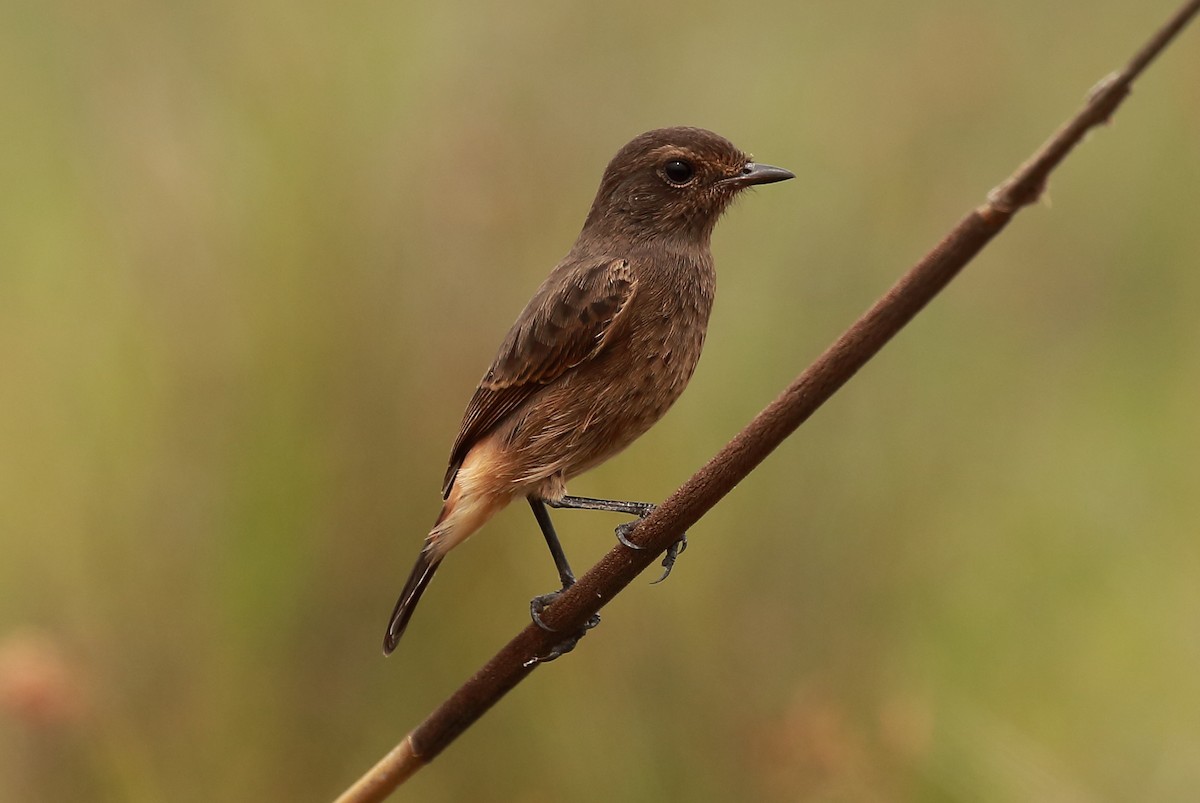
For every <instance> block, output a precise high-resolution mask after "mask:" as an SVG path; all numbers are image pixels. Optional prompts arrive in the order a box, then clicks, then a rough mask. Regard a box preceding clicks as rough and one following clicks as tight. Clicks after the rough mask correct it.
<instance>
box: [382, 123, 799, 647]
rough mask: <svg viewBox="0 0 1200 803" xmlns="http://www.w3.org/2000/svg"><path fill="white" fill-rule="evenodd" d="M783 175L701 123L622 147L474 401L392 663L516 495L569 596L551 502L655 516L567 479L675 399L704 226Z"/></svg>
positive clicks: (699, 295) (707, 301)
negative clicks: (741, 196)
mask: <svg viewBox="0 0 1200 803" xmlns="http://www.w3.org/2000/svg"><path fill="white" fill-rule="evenodd" d="M789 178H794V176H793V174H792V173H790V172H788V171H787V170H784V169H782V168H779V167H772V166H770V165H765V164H758V163H756V162H753V161H751V159H750V157H749V156H747V155H746V154H745V153H743V152H742V151H740V150H738V149H737V148H736V147H734V146H733V144H732V143H731V142H729V141H728V140H726V139H725V138H724V137H721V136H718V135H717V134H714V133H712V132H711V131H705V130H704V129H701V128H662V129H657V130H655V131H648V132H647V133H645V134H642V135H641V136H639V137H637V138H635V139H634V140H633V141H631V142H630V143H629V144H627V145H626V146H625V147H623V148H621V150H620V151H618V152H617V155H616V156H615V157H613V160H612V161H611V162H610V163H609V165H608V168H607V169H606V170H605V171H604V177H603V179H602V180H601V181H600V189H599V191H598V192H597V193H596V199H595V201H593V202H592V208H591V211H590V212H588V216H587V219H586V220H585V221H584V224H583V230H582V231H581V232H580V233H579V238H578V239H577V240H576V241H575V245H574V247H572V248H571V250H570V251H569V252H568V253H567V255H566V257H565V258H564V259H563V260H562V262H560V263H559V264H558V265H557V266H556V267H555V268H554V270H553V271H551V272H550V275H549V276H548V277H547V278H546V280H545V281H544V282H542V285H541V287H539V288H538V289H537V291H536V292H535V293H534V294H533V298H532V299H530V301H529V303H528V304H527V305H526V306H525V309H524V310H523V311H522V312H521V314H520V316H519V317H518V318H517V321H516V323H514V324H513V327H512V329H510V330H509V332H508V336H507V337H505V338H504V342H503V343H502V344H501V346H500V350H499V352H498V353H497V354H496V358H495V359H494V360H493V361H492V365H491V367H490V368H488V370H487V373H486V374H484V377H483V379H482V380H481V381H480V383H479V387H478V388H477V389H476V390H475V395H474V396H473V397H472V398H471V401H470V403H469V404H468V405H467V411H466V414H465V415H464V416H463V422H462V426H461V428H460V429H459V432H458V438H457V439H456V440H455V442H454V447H453V449H451V451H450V467H449V469H448V470H447V471H446V477H445V481H444V483H443V485H442V497H443V498H444V499H445V504H444V505H443V506H442V511H441V513H440V515H438V518H437V521H436V522H435V523H434V526H433V529H432V530H430V532H429V534H428V535H427V536H426V537H425V545H424V548H423V549H422V550H421V553H420V555H418V557H417V562H416V565H415V566H413V569H412V573H411V574H410V575H409V578H408V582H407V583H405V584H404V590H403V591H401V593H400V599H399V600H398V601H397V603H396V608H395V610H394V611H393V613H392V617H391V619H390V620H389V622H388V627H387V633H386V635H385V636H384V639H383V650H384V653H385V654H387V653H390V652H391V651H392V650H394V649H395V647H396V644H397V642H398V641H399V640H400V637H401V636H402V635H403V634H404V629H405V627H407V625H408V621H409V618H410V617H411V616H412V613H413V609H414V608H415V607H416V605H417V602H418V600H420V598H421V594H422V592H424V590H425V588H426V586H428V584H429V581H430V580H431V579H432V578H433V574H434V572H435V571H436V570H437V567H438V565H439V564H440V563H441V561H442V559H443V558H444V557H445V556H446V553H447V552H449V551H450V550H451V549H453V548H454V547H455V546H457V545H458V544H461V543H462V542H463V541H464V540H466V539H467V538H468V537H469V536H470V535H471V534H472V533H474V532H475V531H476V530H478V529H479V528H480V527H482V526H483V524H484V523H485V522H486V521H487V520H488V519H489V518H491V517H492V515H494V514H495V513H496V512H497V511H498V510H500V509H502V508H503V507H505V506H506V505H507V504H508V503H509V502H511V501H513V500H514V499H517V498H520V497H524V498H525V499H526V500H528V502H529V505H530V506H531V507H532V508H533V513H534V516H535V518H536V519H537V522H538V525H539V527H540V528H541V530H542V534H543V536H544V537H545V539H546V542H547V544H548V545H549V547H550V552H551V555H552V556H553V557H554V562H555V565H556V567H557V569H558V572H559V579H560V581H561V582H562V586H563V588H564V589H565V588H567V587H568V586H570V585H571V584H572V583H573V582H574V581H575V578H574V575H573V574H572V573H571V568H570V566H569V564H568V563H567V559H566V556H565V555H564V553H563V550H562V547H561V545H560V544H559V542H558V537H557V536H556V535H555V532H554V527H553V525H552V524H551V522H550V515H549V512H548V511H547V510H546V506H547V505H549V506H550V507H555V508H583V509H592V510H609V511H615V512H622V513H628V514H632V515H636V516H645V515H647V514H648V513H649V511H650V510H652V509H653V505H650V504H647V503H642V502H619V501H609V500H603V499H590V498H587V497H574V496H567V493H566V483H567V481H568V480H570V479H571V478H572V477H575V476H576V475H578V474H581V473H583V472H584V471H587V470H588V469H589V468H592V467H594V466H596V465H598V464H600V463H602V462H603V461H605V460H607V459H608V458H610V457H612V456H613V455H614V454H616V453H617V452H619V451H621V450H622V449H624V448H625V447H626V446H628V445H629V444H630V443H632V442H633V441H634V440H635V439H636V438H637V437H638V436H640V435H641V434H642V433H644V432H645V431H646V430H647V429H649V428H650V426H651V425H653V424H654V423H655V422H656V421H657V420H658V419H659V418H661V417H662V415H663V413H665V412H666V411H667V408H669V407H670V406H671V405H672V404H673V403H674V402H675V400H676V399H677V398H679V394H680V393H681V392H682V391H683V388H684V386H685V385H686V384H687V383H688V380H689V379H690V378H691V376H692V371H693V370H694V369H695V367H696V362H697V360H699V358H700V349H701V347H702V346H703V344H704V334H705V330H706V329H707V328H708V315H709V311H710V310H711V309H712V303H713V292H714V289H715V285H716V275H715V273H714V269H713V258H712V253H711V252H710V250H709V239H710V237H711V235H712V231H713V227H714V226H715V225H716V223H717V219H718V218H719V217H720V216H721V213H722V212H723V211H725V208H726V207H728V206H729V203H730V202H731V201H732V200H733V198H734V197H735V196H736V195H737V194H738V192H739V191H740V190H742V189H745V188H746V187H750V186H753V185H755V184H769V183H771V182H775V181H783V180H785V179H789ZM627 532H628V529H622V528H618V534H619V535H620V534H621V533H627ZM622 540H623V541H624V540H625V539H624V538H623V537H622ZM626 543H628V542H627V541H626ZM630 546H632V544H630ZM676 551H678V545H677V547H676V548H675V549H674V550H673V551H672V552H671V553H670V554H669V555H668V561H667V562H664V565H665V566H667V569H668V571H669V569H670V565H671V563H672V562H673V560H674V556H675V553H676ZM558 593H561V592H555V593H554V594H547V595H544V596H542V597H538V598H535V599H534V600H533V603H532V613H533V617H534V620H535V621H536V622H538V624H539V625H541V624H542V623H541V621H540V619H539V617H538V612H539V611H540V610H541V609H542V607H543V606H544V605H546V604H548V603H549V602H550V601H551V600H552V599H553V598H554V597H555V596H557V594H558ZM542 626H543V627H545V625H542ZM573 645H574V641H571V642H570V645H569V646H566V647H565V649H570V646H573ZM565 649H563V650H561V651H565Z"/></svg>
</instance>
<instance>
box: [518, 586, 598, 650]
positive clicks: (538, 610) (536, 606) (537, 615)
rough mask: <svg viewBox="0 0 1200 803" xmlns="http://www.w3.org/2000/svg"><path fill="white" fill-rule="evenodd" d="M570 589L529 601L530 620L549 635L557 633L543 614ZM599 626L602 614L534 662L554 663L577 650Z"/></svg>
mask: <svg viewBox="0 0 1200 803" xmlns="http://www.w3.org/2000/svg"><path fill="white" fill-rule="evenodd" d="M568 588H570V586H563V587H562V588H560V589H559V590H558V591H552V592H550V593H549V594H542V595H541V596H539V597H534V598H533V599H531V600H530V601H529V618H530V619H532V620H533V623H534V624H535V625H537V626H538V627H540V628H541V629H542V630H545V631H546V632H547V633H557V632H558V631H557V630H555V629H554V628H553V627H551V626H550V625H548V624H546V622H545V621H543V620H542V613H543V612H544V611H545V610H546V608H548V607H549V606H550V605H551V604H552V603H553V602H554V600H556V599H558V598H559V597H560V596H561V595H562V593H563V592H564V591H566V590H567V589H568ZM598 624H600V614H598V613H593V614H592V615H591V616H589V617H588V618H587V621H586V622H584V623H583V627H581V628H579V631H578V632H577V633H575V634H574V635H572V636H569V637H567V638H565V639H563V640H562V641H561V642H559V643H558V644H556V645H554V647H553V648H551V650H550V652H548V653H546V654H545V655H540V656H538V657H536V658H534V659H533V662H534V663H541V664H544V663H546V662H548V661H553V660H554V659H555V658H559V657H561V656H563V655H566V654H567V653H569V652H570V651H571V650H573V649H575V645H576V644H578V643H579V640H580V639H581V638H583V637H584V636H585V635H587V632H588V631H589V630H591V629H592V628H593V627H595V626H596V625H598Z"/></svg>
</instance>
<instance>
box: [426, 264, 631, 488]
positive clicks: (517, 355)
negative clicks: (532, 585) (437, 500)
mask: <svg viewBox="0 0 1200 803" xmlns="http://www.w3.org/2000/svg"><path fill="white" fill-rule="evenodd" d="M636 292H637V280H636V279H635V278H634V276H633V271H632V270H631V269H630V266H629V262H628V261H627V260H624V259H612V258H607V257H606V258H603V259H597V260H594V261H592V262H590V263H583V264H580V263H573V264H572V263H565V264H562V265H560V266H559V267H557V268H555V270H554V272H553V273H551V274H550V276H549V277H547V279H546V281H545V282H543V283H542V286H541V287H539V288H538V290H537V292H536V293H534V296H533V298H532V299H530V301H529V304H527V305H526V307H525V311H524V312H522V313H521V316H520V317H519V318H518V319H517V322H516V324H514V325H513V328H512V329H511V330H509V333H508V336H507V337H505V338H504V343H503V344H502V345H501V346H500V351H499V352H498V353H497V354H496V359H495V360H493V361H492V365H491V367H490V368H488V370H487V373H486V374H485V375H484V377H483V380H482V381H480V383H479V387H478V388H476V390H475V395H474V396H472V397H471V403H470V404H468V405H467V412H466V414H465V415H464V416H463V422H462V427H461V428H460V429H459V432H458V439H457V440H455V441H454V448H453V449H452V450H451V452H450V467H449V468H448V469H447V471H446V479H445V482H444V484H443V486H442V495H443V496H448V495H449V493H450V487H451V486H452V485H453V484H454V477H455V475H456V474H457V473H458V468H459V466H460V465H462V461H463V459H464V458H465V457H466V456H467V452H469V451H470V450H471V447H472V446H474V445H475V443H476V442H477V441H478V440H479V439H480V438H482V437H483V436H484V435H486V434H487V433H488V432H490V431H491V430H492V429H493V428H494V427H495V426H496V425H497V424H499V423H500V422H501V421H502V420H504V418H505V416H507V415H508V414H510V413H511V412H513V411H514V410H516V409H517V408H518V407H519V406H520V405H521V403H522V402H524V401H525V400H526V399H528V398H529V397H530V396H531V395H533V393H535V392H536V391H537V390H538V389H539V388H541V387H544V386H546V385H548V384H550V383H551V382H553V381H554V380H556V379H558V378H559V377H560V376H562V375H563V374H564V373H566V372H567V371H569V370H571V369H572V368H574V367H575V366H577V365H579V364H580V363H582V362H584V361H586V360H590V359H592V358H593V357H595V356H596V355H597V354H599V353H600V352H602V351H603V350H604V348H605V346H606V345H607V344H608V343H609V342H610V341H611V339H612V336H613V333H614V332H616V331H618V330H619V329H620V328H621V324H622V321H623V319H624V318H625V317H627V316H626V315H625V314H624V313H626V312H627V311H628V310H629V307H630V304H629V302H630V299H632V298H633V296H634V294H635V293H636Z"/></svg>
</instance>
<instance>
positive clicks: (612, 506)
mask: <svg viewBox="0 0 1200 803" xmlns="http://www.w3.org/2000/svg"><path fill="white" fill-rule="evenodd" d="M546 504H548V505H550V507H553V508H564V509H567V510H604V511H607V512H609V513H625V514H627V515H630V516H637V519H636V520H635V521H627V522H625V523H624V524H619V525H617V540H618V541H620V542H621V544H623V545H624V546H627V547H629V548H630V549H644V547H642V546H640V545H638V544H635V543H634V542H633V541H630V540H629V536H630V535H631V534H632V533H633V531H634V529H635V528H636V527H637V526H638V524H639V523H641V520H642V519H644V518H646V517H647V516H649V515H650V514H651V513H653V512H654V508H655V507H656V506H655V505H654V504H653V503H651V502H623V501H621V500H619V499H595V498H593V497H590V496H564V497H562V498H561V499H555V500H547V501H546ZM534 515H537V511H536V510H535V511H534ZM546 520H547V522H549V517H548V516H547V519H546ZM538 521H539V522H540V521H541V519H538ZM542 531H543V532H545V527H543V528H542ZM552 532H553V530H552ZM547 540H549V538H548V537H547ZM555 544H557V540H556V541H555ZM685 549H687V533H684V534H683V535H681V536H679V540H678V541H676V542H675V543H673V544H671V545H670V546H669V547H667V552H666V554H665V555H664V556H663V561H662V565H663V573H662V577H659V578H658V579H657V580H655V581H654V583H651V585H654V584H657V583H661V582H662V581H663V580H666V579H667V576H668V575H670V574H671V569H673V568H675V559H676V558H678V557H679V556H680V555H682V554H683V551H684V550H685ZM550 551H551V552H553V551H554V547H553V546H552V547H550ZM559 552H560V553H561V552H562V547H559ZM556 560H557V559H556Z"/></svg>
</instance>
